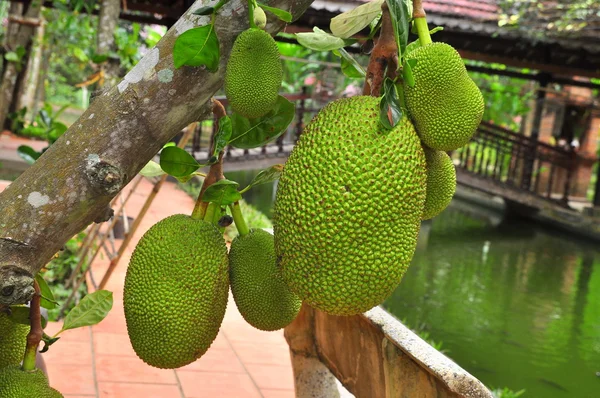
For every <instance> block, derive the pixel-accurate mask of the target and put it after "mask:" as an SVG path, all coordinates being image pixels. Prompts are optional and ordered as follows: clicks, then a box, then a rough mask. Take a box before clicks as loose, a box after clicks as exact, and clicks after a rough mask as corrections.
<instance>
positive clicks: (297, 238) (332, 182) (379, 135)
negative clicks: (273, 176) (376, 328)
mask: <svg viewBox="0 0 600 398" xmlns="http://www.w3.org/2000/svg"><path fill="white" fill-rule="evenodd" d="M425 181H426V176H425V155H424V153H423V149H422V147H421V142H420V140H419V137H418V136H417V133H416V132H415V130H414V127H413V125H412V124H411V122H410V120H409V119H408V118H406V117H405V118H402V120H401V121H400V122H399V123H398V124H397V125H396V127H394V128H393V129H392V130H385V129H384V128H382V127H381V126H380V123H379V99H378V98H374V97H367V96H359V97H352V98H344V99H339V100H336V101H334V102H332V103H330V104H328V105H327V106H326V107H325V108H323V109H322V110H321V111H320V112H319V113H318V115H317V116H316V117H315V118H314V119H313V120H312V121H311V122H310V123H309V124H308V125H307V127H306V129H305V130H304V131H303V132H302V135H301V136H300V140H299V142H298V144H297V145H296V147H295V148H294V149H293V151H292V153H291V155H290V157H289V159H288V160H287V162H286V164H285V166H284V169H283V172H282V175H281V178H280V180H279V186H278V189H277V194H276V199H275V207H274V230H275V253H276V256H277V260H278V264H279V266H280V267H281V269H282V274H283V278H284V280H285V281H286V283H287V284H288V286H289V287H290V289H291V290H292V291H293V292H294V293H296V294H297V295H298V296H299V297H300V298H301V299H302V300H304V301H306V302H307V303H308V304H309V305H311V306H313V307H315V308H317V309H319V310H322V311H325V312H327V313H329V314H333V315H354V314H358V313H361V312H364V311H367V310H369V309H370V308H372V307H374V306H376V305H378V304H380V303H381V302H382V301H383V300H384V299H385V298H386V297H388V296H389V295H390V294H391V293H392V291H393V290H394V289H395V288H396V286H397V285H398V283H400V280H401V278H402V276H403V274H404V272H405V271H406V269H407V267H408V265H409V263H410V260H411V258H412V256H413V254H414V250H415V246H416V241H417V235H418V232H419V227H420V222H421V215H422V214H423V206H424V203H425Z"/></svg>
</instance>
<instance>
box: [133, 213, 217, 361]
mask: <svg viewBox="0 0 600 398" xmlns="http://www.w3.org/2000/svg"><path fill="white" fill-rule="evenodd" d="M228 294H229V274H228V258H227V247H226V246H225V241H224V240H223V235H222V234H221V233H220V232H219V230H218V229H217V227H216V226H215V225H213V224H210V223H207V222H205V221H202V220H194V219H192V218H191V217H189V216H187V215H183V214H177V215H174V216H170V217H167V218H165V219H164V220H161V221H159V222H158V223H156V224H155V225H154V226H152V227H151V228H150V229H149V230H148V231H147V232H146V233H145V234H144V236H143V237H142V238H141V239H140V241H139V243H138V244H137V246H136V248H135V250H134V252H133V254H132V256H131V261H130V263H129V268H128V269H127V275H126V277H125V289H124V296H123V304H124V307H125V319H126V321H127V331H128V333H129V339H130V340H131V344H132V346H133V349H134V350H135V352H136V354H137V355H138V356H139V357H140V358H141V359H142V360H143V361H144V362H146V363H147V364H149V365H151V366H155V367H157V368H165V369H173V368H178V367H181V366H184V365H187V364H189V363H191V362H194V361H195V360H196V359H198V358H199V357H201V356H202V355H203V354H204V353H205V352H206V351H207V350H208V348H209V347H210V345H211V344H212V342H213V341H214V339H215V338H216V337H217V333H218V332H219V328H220V326H221V323H222V321H223V317H224V315H225V308H226V306H227V298H228Z"/></svg>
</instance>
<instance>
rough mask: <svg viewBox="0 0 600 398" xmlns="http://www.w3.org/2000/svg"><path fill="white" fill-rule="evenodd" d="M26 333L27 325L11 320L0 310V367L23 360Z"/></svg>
mask: <svg viewBox="0 0 600 398" xmlns="http://www.w3.org/2000/svg"><path fill="white" fill-rule="evenodd" d="M28 333H29V326H28V325H23V324H20V323H18V322H15V321H13V320H11V316H9V315H8V314H6V313H4V312H2V311H0V369H2V368H4V367H6V366H10V365H19V364H20V363H21V361H23V356H24V355H25V346H26V345H27V334H28Z"/></svg>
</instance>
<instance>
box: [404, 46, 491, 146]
mask: <svg viewBox="0 0 600 398" xmlns="http://www.w3.org/2000/svg"><path fill="white" fill-rule="evenodd" d="M411 59H414V60H417V63H416V65H415V66H414V67H413V68H412V71H413V76H414V78H415V85H414V87H410V86H409V85H408V84H406V83H405V84H404V93H405V99H406V106H407V108H408V110H409V112H410V115H411V117H412V119H413V121H414V123H415V127H416V129H417V132H418V133H419V136H420V137H421V140H422V141H423V143H424V144H425V145H427V146H428V147H430V148H432V149H437V150H439V151H453V150H455V149H458V148H460V147H462V146H463V145H465V144H466V143H467V142H469V140H470V139H471V137H472V136H473V134H474V133H475V130H476V129H477V126H479V123H480V122H481V118H482V117H483V110H484V102H483V96H482V95H481V91H479V88H477V86H476V85H475V82H473V80H472V79H471V78H470V77H469V75H468V73H467V69H466V68H465V64H464V62H463V60H462V59H461V57H460V55H459V54H458V52H457V51H456V50H455V49H454V48H452V47H451V46H449V45H448V44H446V43H431V44H428V45H426V46H424V47H419V48H417V49H415V50H414V51H412V52H410V53H409V54H408V55H407V60H408V61H410V60H411Z"/></svg>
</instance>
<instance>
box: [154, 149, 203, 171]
mask: <svg viewBox="0 0 600 398" xmlns="http://www.w3.org/2000/svg"><path fill="white" fill-rule="evenodd" d="M201 166H202V165H201V164H200V163H198V162H197V161H196V159H194V157H193V156H192V155H190V154H189V153H188V152H187V151H185V150H183V149H181V148H178V147H176V146H169V147H166V148H164V149H163V150H162V152H161V153H160V167H161V168H162V169H163V170H164V171H165V172H166V173H167V174H169V175H172V176H173V177H185V176H188V175H190V174H192V173H193V172H194V171H196V170H198V169H199V168H200V167H201Z"/></svg>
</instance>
